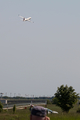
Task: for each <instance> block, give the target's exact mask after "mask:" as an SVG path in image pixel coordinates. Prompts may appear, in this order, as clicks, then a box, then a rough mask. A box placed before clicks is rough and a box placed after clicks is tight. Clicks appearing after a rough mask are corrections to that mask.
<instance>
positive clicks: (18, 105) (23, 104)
mask: <svg viewBox="0 0 80 120" xmlns="http://www.w3.org/2000/svg"><path fill="white" fill-rule="evenodd" d="M30 104H31V103H30ZM30 104H29V103H19V104H15V105H16V108H17V109H24V108H25V107H29V106H30ZM33 105H45V103H33ZM13 106H14V104H11V105H4V106H3V109H12V108H13Z"/></svg>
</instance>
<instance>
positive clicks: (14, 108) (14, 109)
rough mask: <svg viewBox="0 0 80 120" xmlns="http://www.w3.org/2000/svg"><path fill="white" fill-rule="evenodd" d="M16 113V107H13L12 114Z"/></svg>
mask: <svg viewBox="0 0 80 120" xmlns="http://www.w3.org/2000/svg"><path fill="white" fill-rule="evenodd" d="M15 112H16V105H14V106H13V113H15Z"/></svg>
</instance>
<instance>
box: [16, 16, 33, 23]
mask: <svg viewBox="0 0 80 120" xmlns="http://www.w3.org/2000/svg"><path fill="white" fill-rule="evenodd" d="M18 16H19V17H21V18H22V19H21V20H23V21H28V22H32V21H31V17H28V18H25V17H23V16H20V15H18ZM32 23H34V22H32Z"/></svg>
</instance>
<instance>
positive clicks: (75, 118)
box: [0, 105, 80, 120]
mask: <svg viewBox="0 0 80 120" xmlns="http://www.w3.org/2000/svg"><path fill="white" fill-rule="evenodd" d="M47 107H48V108H49V109H52V110H54V111H58V112H59V114H49V115H48V116H49V117H50V120H80V113H76V111H77V109H78V106H77V105H75V106H74V108H73V109H71V110H70V112H69V113H62V110H61V108H59V107H58V106H56V105H47ZM0 120H30V111H29V108H27V109H21V110H16V113H15V114H13V111H12V110H8V111H3V112H1V113H0Z"/></svg>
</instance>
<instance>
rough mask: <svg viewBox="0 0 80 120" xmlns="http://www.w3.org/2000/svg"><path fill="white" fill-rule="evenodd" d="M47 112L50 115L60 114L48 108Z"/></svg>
mask: <svg viewBox="0 0 80 120" xmlns="http://www.w3.org/2000/svg"><path fill="white" fill-rule="evenodd" d="M46 110H47V111H48V114H49V113H56V114H58V112H56V111H52V110H50V109H48V108H46Z"/></svg>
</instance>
